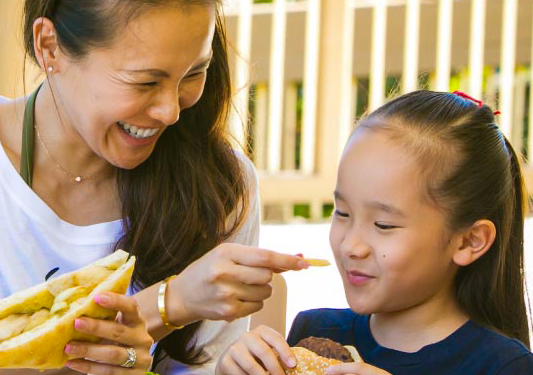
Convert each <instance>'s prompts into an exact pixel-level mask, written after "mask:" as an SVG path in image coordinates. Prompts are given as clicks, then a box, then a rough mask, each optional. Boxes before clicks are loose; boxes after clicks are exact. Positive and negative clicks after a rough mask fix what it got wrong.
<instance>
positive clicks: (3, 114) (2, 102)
mask: <svg viewBox="0 0 533 375" xmlns="http://www.w3.org/2000/svg"><path fill="white" fill-rule="evenodd" d="M24 103H25V100H24V98H19V99H9V98H6V97H4V96H0V143H1V145H2V146H3V147H4V149H5V150H6V152H7V153H8V154H9V155H10V157H11V154H17V153H19V151H20V144H21V141H22V119H23V117H24ZM18 130H20V131H18Z"/></svg>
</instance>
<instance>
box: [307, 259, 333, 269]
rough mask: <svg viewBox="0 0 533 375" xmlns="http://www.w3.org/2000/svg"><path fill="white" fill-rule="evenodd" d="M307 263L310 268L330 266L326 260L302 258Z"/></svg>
mask: <svg viewBox="0 0 533 375" xmlns="http://www.w3.org/2000/svg"><path fill="white" fill-rule="evenodd" d="M303 260H305V261H306V262H307V263H309V265H310V266H313V267H325V266H329V265H331V263H330V262H329V261H327V260H326V259H311V258H303Z"/></svg>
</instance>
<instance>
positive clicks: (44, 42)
mask: <svg viewBox="0 0 533 375" xmlns="http://www.w3.org/2000/svg"><path fill="white" fill-rule="evenodd" d="M33 48H34V51H35V57H37V61H38V62H39V65H40V66H41V69H43V70H45V71H48V72H50V70H49V69H48V68H50V67H51V68H52V70H54V69H55V70H56V71H57V68H58V67H57V65H58V64H57V57H58V56H57V55H58V54H57V52H59V48H58V45H57V36H56V30H55V27H54V23H53V22H52V21H50V20H49V19H48V18H45V17H39V18H37V19H36V20H35V21H34V22H33Z"/></svg>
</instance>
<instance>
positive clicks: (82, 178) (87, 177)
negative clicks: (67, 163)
mask: <svg viewBox="0 0 533 375" xmlns="http://www.w3.org/2000/svg"><path fill="white" fill-rule="evenodd" d="M33 128H34V129H35V132H36V133H37V138H38V139H39V142H40V143H41V145H42V146H43V148H44V151H45V152H46V155H48V157H49V158H50V159H52V161H53V162H54V164H55V165H56V166H57V167H58V168H59V169H60V170H61V171H62V172H63V173H65V174H67V175H68V176H69V177H70V178H72V179H73V180H74V181H76V182H78V183H79V182H82V181H84V180H92V179H94V178H95V177H94V176H93V175H91V176H85V177H82V176H80V175H77V174H74V173H71V172H69V171H67V170H66V169H65V168H63V167H62V166H61V164H59V163H58V162H57V160H56V159H55V158H54V157H53V156H52V155H51V154H50V152H49V151H48V149H47V148H46V145H45V144H44V141H43V138H42V137H41V134H39V130H37V126H35V125H33Z"/></svg>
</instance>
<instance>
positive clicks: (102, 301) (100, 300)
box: [94, 294, 110, 306]
mask: <svg viewBox="0 0 533 375" xmlns="http://www.w3.org/2000/svg"><path fill="white" fill-rule="evenodd" d="M94 301H95V302H96V303H97V304H99V305H102V306H105V305H108V304H109V302H110V299H109V297H108V296H106V295H105V294H97V295H95V296H94Z"/></svg>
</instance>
